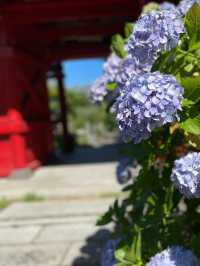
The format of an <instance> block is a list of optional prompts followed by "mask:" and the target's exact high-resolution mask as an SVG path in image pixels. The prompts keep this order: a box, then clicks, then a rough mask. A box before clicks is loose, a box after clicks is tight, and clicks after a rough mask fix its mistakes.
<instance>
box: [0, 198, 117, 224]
mask: <svg viewBox="0 0 200 266" xmlns="http://www.w3.org/2000/svg"><path fill="white" fill-rule="evenodd" d="M112 203H113V198H110V199H100V200H97V199H96V200H94V199H93V200H82V201H47V202H34V203H23V202H17V203H14V204H12V205H11V206H9V207H8V208H6V209H4V210H3V211H2V212H1V213H0V223H1V222H3V221H16V220H23V221H25V220H32V221H33V220H35V219H45V218H51V219H52V218H64V217H66V218H69V217H88V216H99V215H101V214H103V213H104V212H105V211H107V209H108V206H109V205H110V204H112Z"/></svg>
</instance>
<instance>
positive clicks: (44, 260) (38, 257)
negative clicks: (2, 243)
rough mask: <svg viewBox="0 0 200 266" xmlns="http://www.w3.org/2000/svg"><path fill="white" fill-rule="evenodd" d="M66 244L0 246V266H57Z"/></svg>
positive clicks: (63, 254) (61, 258) (65, 249)
mask: <svg viewBox="0 0 200 266" xmlns="http://www.w3.org/2000/svg"><path fill="white" fill-rule="evenodd" d="M67 249H68V246H67V245H59V244H56V245H42V246H41V245H27V246H16V247H0V266H59V265H60V264H61V262H62V260H63V258H64V256H65V253H66V252H67Z"/></svg>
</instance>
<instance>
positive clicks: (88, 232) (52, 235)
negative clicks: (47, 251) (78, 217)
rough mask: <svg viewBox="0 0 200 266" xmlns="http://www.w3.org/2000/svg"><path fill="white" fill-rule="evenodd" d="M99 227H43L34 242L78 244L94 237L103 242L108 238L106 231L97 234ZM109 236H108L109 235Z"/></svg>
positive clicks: (76, 225) (90, 225) (78, 225)
mask: <svg viewBox="0 0 200 266" xmlns="http://www.w3.org/2000/svg"><path fill="white" fill-rule="evenodd" d="M98 231H99V227H97V226H94V225H92V224H71V225H50V226H47V227H45V228H44V229H43V230H42V231H41V233H40V234H39V235H38V237H37V238H36V239H35V240H34V242H35V243H56V242H63V243H69V242H78V241H82V240H83V239H87V238H90V237H92V236H96V237H97V238H98V240H99V241H100V240H103V239H104V238H106V237H108V234H109V233H108V230H106V229H105V230H102V233H101V234H98ZM109 235H110V234H109Z"/></svg>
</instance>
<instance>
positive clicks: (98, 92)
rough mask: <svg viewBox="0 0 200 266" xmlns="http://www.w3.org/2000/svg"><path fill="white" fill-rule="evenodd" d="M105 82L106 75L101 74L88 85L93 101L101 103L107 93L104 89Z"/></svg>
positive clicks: (106, 79)
mask: <svg viewBox="0 0 200 266" xmlns="http://www.w3.org/2000/svg"><path fill="white" fill-rule="evenodd" d="M107 82H108V77H107V76H106V75H103V76H101V77H100V78H98V79H97V80H96V81H95V82H94V83H93V85H92V86H91V87H90V99H91V101H92V102H93V103H101V102H102V101H103V100H104V98H105V96H106V95H107V94H108V91H107V89H106V84H107Z"/></svg>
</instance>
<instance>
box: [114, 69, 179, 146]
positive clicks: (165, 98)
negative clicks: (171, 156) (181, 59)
mask: <svg viewBox="0 0 200 266" xmlns="http://www.w3.org/2000/svg"><path fill="white" fill-rule="evenodd" d="M182 99H183V88H182V87H181V86H180V85H179V84H178V82H177V81H176V79H175V77H173V76H171V75H163V74H161V73H160V72H154V73H146V74H143V75H139V76H135V77H133V78H132V79H130V80H129V82H127V83H126V85H125V88H124V90H123V91H121V94H120V96H119V97H118V98H117V99H116V102H115V104H114V108H113V110H114V112H115V113H116V120H117V123H118V126H119V130H120V132H121V134H122V138H123V139H124V141H130V140H133V142H134V143H139V142H140V141H141V140H143V139H147V138H149V137H150V135H151V131H152V130H153V129H155V128H158V127H161V126H162V125H164V124H166V123H170V122H174V121H176V120H178V119H179V116H178V110H181V101H182Z"/></svg>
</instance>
